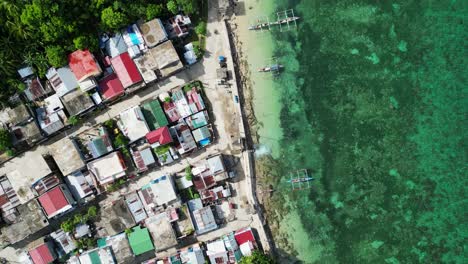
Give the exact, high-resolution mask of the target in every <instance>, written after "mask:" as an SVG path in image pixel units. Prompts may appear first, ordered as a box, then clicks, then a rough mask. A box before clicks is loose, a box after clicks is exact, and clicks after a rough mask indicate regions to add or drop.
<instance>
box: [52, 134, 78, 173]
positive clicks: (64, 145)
mask: <svg viewBox="0 0 468 264" xmlns="http://www.w3.org/2000/svg"><path fill="white" fill-rule="evenodd" d="M48 148H49V152H50V155H52V157H53V158H54V161H55V163H56V164H57V166H58V167H59V169H60V172H62V175H63V176H67V175H68V174H70V173H73V172H75V171H78V170H81V169H82V168H84V167H85V163H84V161H83V158H82V156H81V153H80V152H79V148H78V146H77V144H76V142H75V141H74V140H73V139H70V138H68V137H65V138H63V139H61V140H58V141H57V142H55V143H53V144H51V145H49V146H48Z"/></svg>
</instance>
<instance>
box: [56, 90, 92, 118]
mask: <svg viewBox="0 0 468 264" xmlns="http://www.w3.org/2000/svg"><path fill="white" fill-rule="evenodd" d="M62 102H63V104H64V106H65V108H66V109H67V112H68V114H69V115H70V116H76V115H80V114H82V113H84V112H86V111H88V110H90V109H91V108H93V107H94V102H93V100H92V99H91V97H89V95H88V94H87V93H85V92H83V91H82V90H79V89H77V90H75V91H73V92H70V93H68V94H66V95H64V96H62Z"/></svg>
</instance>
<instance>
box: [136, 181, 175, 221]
mask: <svg viewBox="0 0 468 264" xmlns="http://www.w3.org/2000/svg"><path fill="white" fill-rule="evenodd" d="M155 176H156V173H154V172H152V173H150V174H149V175H148V176H147V177H155ZM138 195H139V196H140V198H141V201H142V203H143V205H144V206H145V209H146V212H147V213H148V214H149V215H152V214H154V212H155V211H156V210H157V208H158V207H162V206H164V205H171V204H174V203H176V202H177V201H178V200H179V197H178V196H177V194H176V191H175V186H174V182H173V179H172V177H171V176H162V177H159V178H153V180H151V181H150V182H149V183H148V184H146V185H144V186H143V187H142V188H141V189H140V191H139V192H138Z"/></svg>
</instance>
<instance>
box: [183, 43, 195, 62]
mask: <svg viewBox="0 0 468 264" xmlns="http://www.w3.org/2000/svg"><path fill="white" fill-rule="evenodd" d="M184 50H185V52H184V59H185V61H186V62H187V64H188V65H192V64H195V62H197V55H196V54H195V51H194V50H193V44H192V42H190V43H189V44H187V45H185V46H184Z"/></svg>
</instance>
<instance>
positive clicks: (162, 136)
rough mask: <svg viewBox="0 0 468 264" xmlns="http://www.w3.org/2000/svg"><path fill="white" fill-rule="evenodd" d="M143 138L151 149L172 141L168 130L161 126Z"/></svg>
mask: <svg viewBox="0 0 468 264" xmlns="http://www.w3.org/2000/svg"><path fill="white" fill-rule="evenodd" d="M145 137H146V140H147V141H148V143H149V144H151V147H153V148H157V147H159V146H163V145H167V144H170V143H172V141H173V140H172V137H171V133H170V132H169V128H168V127H167V126H163V127H160V128H158V129H156V130H153V131H151V132H149V133H148V134H146V136H145Z"/></svg>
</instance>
